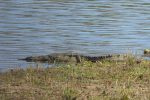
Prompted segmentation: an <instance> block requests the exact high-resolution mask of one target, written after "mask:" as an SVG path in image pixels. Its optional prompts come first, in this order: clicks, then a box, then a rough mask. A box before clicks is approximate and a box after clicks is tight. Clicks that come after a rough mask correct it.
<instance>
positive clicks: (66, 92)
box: [0, 56, 150, 100]
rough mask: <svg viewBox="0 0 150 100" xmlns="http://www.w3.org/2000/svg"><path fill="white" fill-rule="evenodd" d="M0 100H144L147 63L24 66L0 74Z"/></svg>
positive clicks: (148, 94)
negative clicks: (25, 67) (24, 67)
mask: <svg viewBox="0 0 150 100" xmlns="http://www.w3.org/2000/svg"><path fill="white" fill-rule="evenodd" d="M0 98H1V100H148V99H150V62H149V61H146V60H142V59H137V58H135V57H133V56H127V57H126V58H124V61H111V60H103V61H99V62H96V63H92V62H87V61H83V62H82V63H79V64H67V65H59V66H58V65H57V66H55V67H49V68H42V67H39V66H37V67H28V68H27V69H15V70H10V71H7V72H1V73H0Z"/></svg>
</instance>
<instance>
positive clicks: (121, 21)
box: [0, 0, 150, 69]
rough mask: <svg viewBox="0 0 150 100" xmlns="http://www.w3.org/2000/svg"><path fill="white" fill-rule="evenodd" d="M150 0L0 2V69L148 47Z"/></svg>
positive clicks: (149, 41)
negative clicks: (57, 56)
mask: <svg viewBox="0 0 150 100" xmlns="http://www.w3.org/2000/svg"><path fill="white" fill-rule="evenodd" d="M149 43H150V1H149V0H121V1H118V0H1V1H0V68H2V69H3V68H9V67H14V66H18V65H20V66H24V64H25V62H21V61H18V60H17V59H18V58H23V57H26V56H30V55H39V54H49V53H53V52H79V53H83V54H88V55H102V54H108V53H109V54H112V53H126V52H128V50H131V51H133V52H136V53H139V52H141V51H142V50H143V49H144V48H150V45H149Z"/></svg>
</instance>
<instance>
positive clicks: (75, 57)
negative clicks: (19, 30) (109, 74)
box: [20, 53, 119, 63]
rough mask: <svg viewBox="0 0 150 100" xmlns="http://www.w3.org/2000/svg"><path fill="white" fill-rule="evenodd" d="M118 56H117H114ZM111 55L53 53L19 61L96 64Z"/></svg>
mask: <svg viewBox="0 0 150 100" xmlns="http://www.w3.org/2000/svg"><path fill="white" fill-rule="evenodd" d="M116 56H119V55H116ZM112 57H113V55H106V56H97V57H93V56H84V55H80V54H71V53H54V54H49V55H45V56H30V57H26V58H24V59H20V60H25V61H27V62H49V63H54V62H75V63H80V62H81V61H83V60H86V61H91V62H97V61H100V60H103V59H106V58H112Z"/></svg>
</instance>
